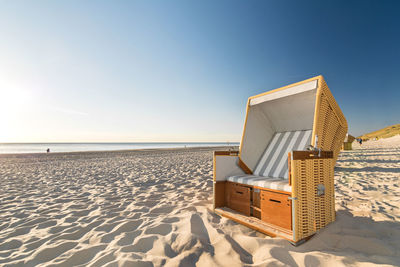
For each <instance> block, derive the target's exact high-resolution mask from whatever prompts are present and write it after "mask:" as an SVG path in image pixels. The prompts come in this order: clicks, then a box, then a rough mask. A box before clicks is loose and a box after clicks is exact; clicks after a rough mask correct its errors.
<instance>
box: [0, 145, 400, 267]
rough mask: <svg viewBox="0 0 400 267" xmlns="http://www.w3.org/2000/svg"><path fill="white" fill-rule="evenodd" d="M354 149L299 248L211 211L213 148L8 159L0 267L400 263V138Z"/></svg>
mask: <svg viewBox="0 0 400 267" xmlns="http://www.w3.org/2000/svg"><path fill="white" fill-rule="evenodd" d="M372 142H374V143H372ZM354 146H355V147H356V148H357V149H356V150H353V151H345V152H343V153H342V154H341V156H340V158H339V161H338V164H337V167H336V172H335V174H336V196H337V198H336V209H337V221H336V222H335V223H333V224H331V225H330V226H329V227H327V228H325V229H324V230H322V231H321V232H320V233H319V234H317V235H316V236H315V237H314V238H312V239H311V240H310V241H309V242H307V243H305V244H303V245H301V246H299V247H293V246H292V245H290V244H289V243H288V242H287V241H285V240H283V239H280V238H270V237H268V236H265V235H263V234H260V233H258V232H256V231H253V230H250V229H248V228H246V227H244V226H242V225H239V224H237V223H235V222H232V221H230V220H228V219H226V218H223V217H220V216H218V215H216V214H214V213H213V212H212V149H206V148H201V149H200V148H198V149H179V150H166V151H139V152H93V153H59V154H49V155H46V154H42V155H4V156H1V157H0V166H1V168H0V265H4V266H36V265H40V264H42V265H46V266H79V265H81V266H161V265H165V266H194V265H197V266H232V267H233V266H243V265H251V266H282V265H289V266H330V265H334V266H349V265H353V266H375V265H376V266H382V265H389V266H390V265H393V266H396V265H397V266H398V265H400V242H399V240H400V208H399V206H400V187H399V186H400V183H399V177H400V165H399V162H400V139H399V137H392V138H391V140H389V141H387V140H379V141H369V142H366V143H365V144H363V145H362V147H361V148H359V147H357V145H354Z"/></svg>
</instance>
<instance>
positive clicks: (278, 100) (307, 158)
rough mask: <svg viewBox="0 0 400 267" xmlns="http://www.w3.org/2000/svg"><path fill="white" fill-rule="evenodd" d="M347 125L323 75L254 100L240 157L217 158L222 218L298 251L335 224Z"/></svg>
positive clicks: (219, 154)
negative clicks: (340, 158) (281, 240)
mask: <svg viewBox="0 0 400 267" xmlns="http://www.w3.org/2000/svg"><path fill="white" fill-rule="evenodd" d="M346 133H347V122H346V119H345V117H344V116H343V113H342V111H341V110H340V108H339V106H338V105H337V103H336V101H335V99H334V98H333V96H332V94H331V92H330V90H329V88H328V86H327V85H326V83H325V81H324V78H323V77H322V76H318V77H314V78H311V79H308V80H305V81H302V82H299V83H295V84H292V85H288V86H285V87H282V88H279V89H276V90H272V91H269V92H266V93H263V94H259V95H256V96H252V97H250V98H249V99H248V102H247V111H246V120H245V123H244V130H243V136H242V141H241V143H240V149H239V151H216V152H215V153H214V183H213V185H214V211H215V212H216V213H218V214H220V215H222V216H225V217H228V218H230V219H232V220H234V221H236V222H239V223H241V224H243V225H245V226H248V227H250V228H253V229H255V230H257V231H260V232H262V233H265V234H267V235H270V236H280V237H282V238H285V239H287V240H289V241H290V242H291V243H292V244H294V245H298V244H300V243H302V242H304V241H305V240H307V239H308V238H310V237H311V236H312V235H314V234H315V233H316V232H317V231H318V230H320V229H321V228H323V227H325V226H326V225H327V224H329V223H330V222H333V221H334V220H335V195H334V166H335V163H336V159H337V157H338V154H339V151H340V149H341V146H342V144H343V140H344V138H345V136H346Z"/></svg>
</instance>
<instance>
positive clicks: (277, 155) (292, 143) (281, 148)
mask: <svg viewBox="0 0 400 267" xmlns="http://www.w3.org/2000/svg"><path fill="white" fill-rule="evenodd" d="M311 132H312V131H311V130H305V131H293V132H282V133H276V134H275V135H274V136H273V137H272V140H271V142H270V143H269V144H268V146H267V148H266V149H265V151H264V153H263V155H262V156H261V158H260V160H259V161H258V163H257V165H256V168H255V170H254V172H253V174H254V175H249V174H243V175H235V176H231V177H228V179H227V180H228V181H230V182H235V183H241V184H247V185H252V186H259V187H263V188H268V189H275V190H281V191H286V192H292V187H291V186H290V185H289V183H288V172H289V168H288V153H289V152H290V151H294V150H306V148H307V146H308V145H309V144H310V143H311Z"/></svg>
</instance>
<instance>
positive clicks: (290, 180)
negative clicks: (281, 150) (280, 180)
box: [288, 152, 292, 185]
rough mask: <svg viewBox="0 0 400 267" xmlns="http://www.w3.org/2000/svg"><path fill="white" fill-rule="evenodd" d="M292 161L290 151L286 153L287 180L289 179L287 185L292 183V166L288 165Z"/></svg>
mask: <svg viewBox="0 0 400 267" xmlns="http://www.w3.org/2000/svg"><path fill="white" fill-rule="evenodd" d="M291 161H292V153H291V152H289V153H288V168H289V170H288V180H289V185H292V166H291V165H290V162H291Z"/></svg>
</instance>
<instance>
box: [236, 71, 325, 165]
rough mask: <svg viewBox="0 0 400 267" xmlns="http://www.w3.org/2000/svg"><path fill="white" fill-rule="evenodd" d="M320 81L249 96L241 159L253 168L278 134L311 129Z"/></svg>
mask: <svg viewBox="0 0 400 267" xmlns="http://www.w3.org/2000/svg"><path fill="white" fill-rule="evenodd" d="M317 87H318V80H317V79H315V80H312V81H310V82H306V83H303V84H299V85H295V86H292V87H289V88H286V89H282V90H279V91H276V92H272V93H269V94H265V95H260V96H259V97H255V98H250V103H249V108H248V114H247V121H246V126H245V127H246V128H245V130H244V136H243V139H242V143H241V156H240V157H241V159H242V161H243V162H244V163H245V164H246V165H247V166H248V167H249V168H250V169H251V170H253V171H254V169H255V167H256V164H257V162H258V161H259V159H260V157H261V156H262V154H263V152H264V151H265V148H266V147H267V145H268V144H269V142H270V141H271V139H272V137H273V136H274V134H275V133H278V132H291V131H300V130H303V131H304V130H312V129H313V124H314V111H315V103H316V93H317Z"/></svg>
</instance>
